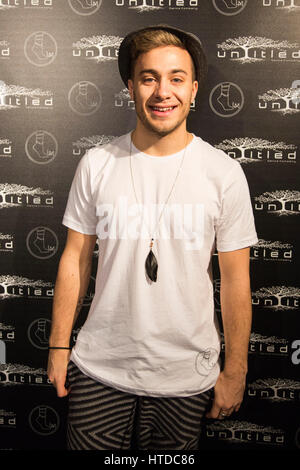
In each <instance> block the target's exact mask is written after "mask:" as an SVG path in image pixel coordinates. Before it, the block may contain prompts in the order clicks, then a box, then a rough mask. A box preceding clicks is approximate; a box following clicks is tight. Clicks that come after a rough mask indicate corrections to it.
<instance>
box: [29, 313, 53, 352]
mask: <svg viewBox="0 0 300 470" xmlns="http://www.w3.org/2000/svg"><path fill="white" fill-rule="evenodd" d="M50 329H51V322H50V320H47V319H46V318H38V319H37V320H34V321H33V322H32V323H30V325H29V327H28V330H27V336H28V339H29V341H30V342H31V344H32V345H33V346H34V347H35V348H37V349H47V348H48V346H49V336H50Z"/></svg>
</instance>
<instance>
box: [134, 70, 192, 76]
mask: <svg viewBox="0 0 300 470" xmlns="http://www.w3.org/2000/svg"><path fill="white" fill-rule="evenodd" d="M144 73H151V74H152V75H159V73H158V71H157V70H154V69H143V70H141V71H140V72H139V75H143V74H144ZM169 73H170V74H174V73H184V74H185V75H187V74H188V73H187V72H186V70H183V69H173V70H171V71H170V72H169Z"/></svg>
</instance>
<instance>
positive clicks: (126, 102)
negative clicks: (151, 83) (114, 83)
mask: <svg viewBox="0 0 300 470" xmlns="http://www.w3.org/2000/svg"><path fill="white" fill-rule="evenodd" d="M115 107H116V108H125V107H126V108H128V109H131V110H133V109H135V104H134V101H133V100H132V99H131V97H130V93H129V90H128V89H127V88H123V90H121V91H120V92H119V93H116V94H115Z"/></svg>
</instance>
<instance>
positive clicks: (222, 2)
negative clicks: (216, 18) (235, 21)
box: [213, 0, 248, 16]
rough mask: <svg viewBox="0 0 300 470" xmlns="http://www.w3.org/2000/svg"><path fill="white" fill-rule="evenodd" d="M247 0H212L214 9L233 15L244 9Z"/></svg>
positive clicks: (223, 13)
mask: <svg viewBox="0 0 300 470" xmlns="http://www.w3.org/2000/svg"><path fill="white" fill-rule="evenodd" d="M247 1H248V0H213V6H214V7H215V9H216V10H217V11H218V12H219V13H221V14H222V15H226V16H233V15H237V14H238V13H240V12H241V11H242V10H244V8H245V6H246V5H247Z"/></svg>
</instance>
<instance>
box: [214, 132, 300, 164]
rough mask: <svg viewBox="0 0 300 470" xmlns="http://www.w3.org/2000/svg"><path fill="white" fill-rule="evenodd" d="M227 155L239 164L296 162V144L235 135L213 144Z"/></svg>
mask: <svg viewBox="0 0 300 470" xmlns="http://www.w3.org/2000/svg"><path fill="white" fill-rule="evenodd" d="M215 147H216V148H217V149H220V150H223V151H225V152H226V153H227V155H228V156H229V157H231V158H233V159H234V160H237V161H238V162H239V163H241V164H248V163H255V162H262V161H264V162H268V163H278V162H283V163H296V159H297V146H296V145H294V144H286V143H285V142H271V141H269V140H267V139H261V138H259V137H236V138H232V139H224V140H223V141H222V142H221V143H219V144H217V145H215Z"/></svg>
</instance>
